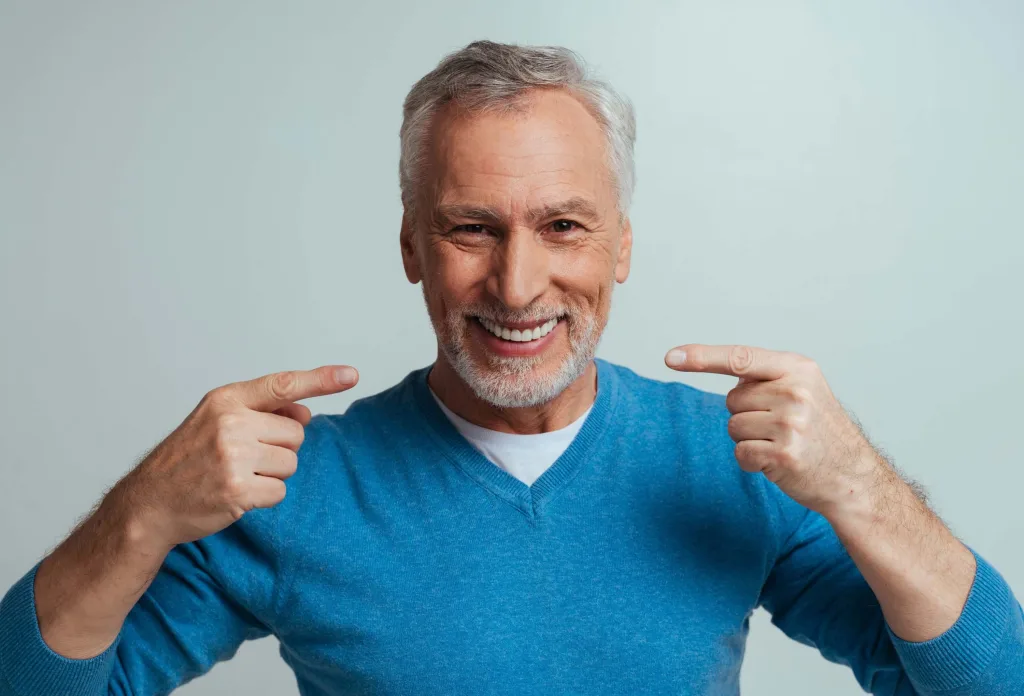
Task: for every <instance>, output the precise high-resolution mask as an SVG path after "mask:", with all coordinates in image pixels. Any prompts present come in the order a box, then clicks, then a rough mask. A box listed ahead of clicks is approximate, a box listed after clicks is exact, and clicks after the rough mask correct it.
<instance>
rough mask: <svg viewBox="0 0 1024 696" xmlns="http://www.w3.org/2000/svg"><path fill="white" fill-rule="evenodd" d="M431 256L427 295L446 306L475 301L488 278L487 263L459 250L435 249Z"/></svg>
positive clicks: (474, 255)
mask: <svg viewBox="0 0 1024 696" xmlns="http://www.w3.org/2000/svg"><path fill="white" fill-rule="evenodd" d="M432 256H433V258H431V260H430V264H429V265H430V271H429V273H428V275H427V278H429V286H430V287H429V290H428V293H429V294H430V295H431V296H433V297H434V298H436V299H435V301H443V302H445V303H446V304H462V303H466V302H472V301H474V300H475V298H476V295H477V293H478V292H479V288H480V287H482V286H483V285H484V283H485V281H486V278H487V268H488V263H487V259H486V258H483V257H481V255H478V254H468V253H465V252H462V251H459V250H458V249H434V254H433V255H432ZM424 282H427V280H426V278H425V279H424Z"/></svg>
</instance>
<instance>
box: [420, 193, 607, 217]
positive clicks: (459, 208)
mask: <svg viewBox="0 0 1024 696" xmlns="http://www.w3.org/2000/svg"><path fill="white" fill-rule="evenodd" d="M436 213H437V215H438V217H440V218H442V219H446V220H452V219H455V218H463V219H470V220H483V221H485V222H490V223H493V224H500V223H501V222H502V221H503V220H504V217H505V216H504V215H503V214H502V212H501V211H499V210H497V209H495V208H491V207H488V206H481V205H461V204H458V203H452V204H443V205H439V206H438V207H437V211H436ZM526 215H527V218H528V219H530V220H534V221H536V220H544V219H548V218H554V217H559V216H562V215H577V216H579V217H583V218H589V219H591V220H593V219H595V218H597V217H598V214H597V208H596V207H595V206H594V204H593V203H592V202H591V201H589V200H588V199H586V198H583V197H582V196H573V197H572V198H567V199H566V200H564V201H555V202H552V203H548V204H545V205H541V206H533V207H530V208H529V209H528V210H527V211H526Z"/></svg>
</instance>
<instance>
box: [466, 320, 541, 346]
mask: <svg viewBox="0 0 1024 696" xmlns="http://www.w3.org/2000/svg"><path fill="white" fill-rule="evenodd" d="M480 323H481V324H482V325H483V326H484V328H485V329H487V330H488V331H490V332H491V333H492V334H494V335H495V336H497V337H498V338H503V339H505V340H506V341H516V342H517V343H524V342H526V341H536V340H537V339H538V338H543V337H544V336H547V335H548V334H549V333H550V332H551V330H552V329H553V328H555V325H556V324H558V320H557V319H548V320H547V321H546V322H544V323H543V324H541V325H540V326H537V327H535V328H533V329H507V328H505V327H504V326H501V325H500V324H495V323H494V322H493V321H491V320H490V319H484V318H480Z"/></svg>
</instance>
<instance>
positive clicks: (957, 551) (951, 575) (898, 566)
mask: <svg viewBox="0 0 1024 696" xmlns="http://www.w3.org/2000/svg"><path fill="white" fill-rule="evenodd" d="M873 456H874V457H875V459H876V461H877V465H878V466H877V469H876V470H875V471H874V473H873V475H872V476H871V478H870V480H868V481H865V482H864V485H863V486H862V487H861V489H860V490H855V491H854V492H853V493H852V494H851V496H850V498H851V500H850V502H849V503H848V504H846V505H844V506H842V507H841V509H839V508H837V509H835V510H830V511H828V512H827V513H826V515H825V516H826V517H827V518H828V520H829V522H830V523H831V525H832V527H833V529H834V530H835V532H836V535H837V536H838V537H839V539H840V540H841V541H842V543H843V545H844V546H845V547H846V550H847V552H848V553H849V554H850V557H851V558H852V559H853V561H854V563H856V564H857V567H858V569H859V570H860V572H861V574H862V575H863V576H864V578H865V580H866V581H867V582H868V584H869V585H870V586H871V589H872V591H873V592H874V594H875V597H876V598H877V599H878V602H879V604H880V605H881V608H882V612H883V614H884V615H885V620H886V622H887V623H888V624H889V627H890V628H891V629H892V631H893V633H895V634H896V635H897V636H898V637H900V638H902V639H903V640H906V641H913V642H922V641H926V640H931V639H932V638H935V637H937V636H939V635H941V634H942V633H944V632H945V631H946V630H948V629H949V628H950V627H951V626H952V625H953V624H954V623H956V621H957V619H958V618H959V617H960V614H961V612H962V610H963V608H964V604H965V603H966V601H967V596H968V594H969V593H970V590H971V585H972V583H973V581H974V576H975V570H976V567H975V566H976V563H975V559H974V555H973V554H972V553H971V552H970V550H969V549H968V548H967V547H966V546H964V545H963V544H962V543H960V541H958V540H957V539H956V537H954V536H953V533H952V532H951V531H950V530H949V529H948V528H947V527H946V525H945V524H943V522H942V520H940V519H939V518H938V517H937V516H936V515H935V514H934V513H933V512H932V511H931V510H930V509H929V508H928V506H927V505H926V504H925V502H924V501H923V500H922V499H921V498H920V497H919V496H918V495H917V494H916V493H915V491H914V490H913V489H912V488H911V487H910V486H909V485H908V484H907V483H906V482H904V481H903V480H902V479H901V478H900V477H899V475H898V474H897V473H896V472H895V471H893V470H892V467H890V466H889V465H888V463H887V462H885V461H884V460H882V458H881V457H880V456H879V455H877V454H874V455H873Z"/></svg>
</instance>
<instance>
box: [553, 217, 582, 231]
mask: <svg viewBox="0 0 1024 696" xmlns="http://www.w3.org/2000/svg"><path fill="white" fill-rule="evenodd" d="M578 229H582V227H581V225H580V224H579V223H577V222H574V221H572V220H555V221H554V222H552V223H551V230H552V231H553V232H560V233H565V232H575V231H576V230H578Z"/></svg>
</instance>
